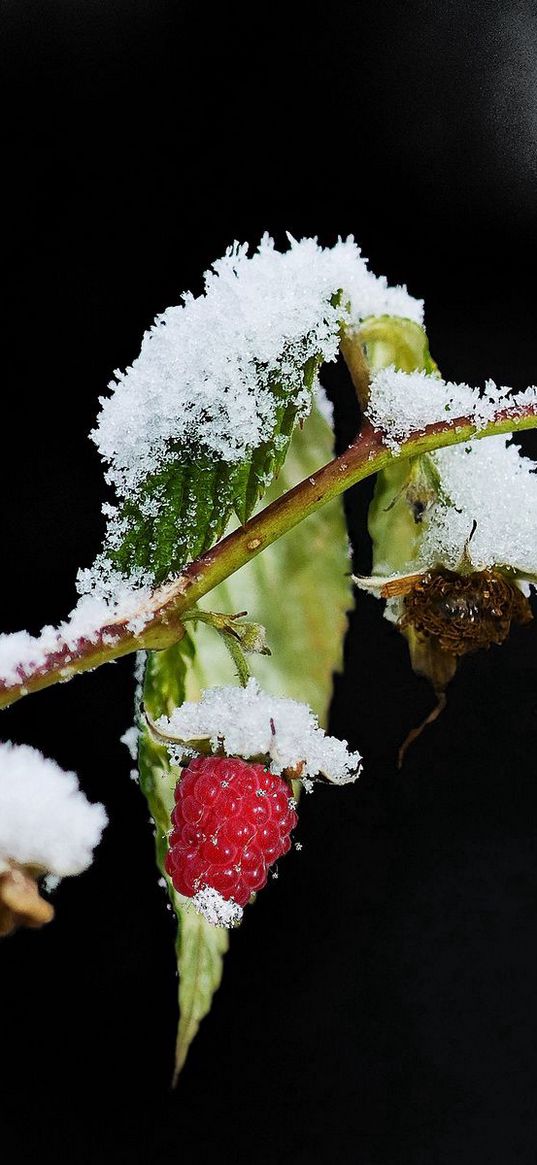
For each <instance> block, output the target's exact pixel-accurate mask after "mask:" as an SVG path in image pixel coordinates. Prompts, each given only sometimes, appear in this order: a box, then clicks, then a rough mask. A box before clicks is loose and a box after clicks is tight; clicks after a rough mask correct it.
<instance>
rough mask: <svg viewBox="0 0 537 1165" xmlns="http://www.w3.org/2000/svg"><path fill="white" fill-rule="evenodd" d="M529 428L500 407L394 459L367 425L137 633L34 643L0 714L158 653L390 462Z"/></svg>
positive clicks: (175, 585)
mask: <svg viewBox="0 0 537 1165" xmlns="http://www.w3.org/2000/svg"><path fill="white" fill-rule="evenodd" d="M534 428H537V405H526V406H524V407H522V408H521V407H516V406H515V407H513V408H506V409H501V410H500V411H499V412H498V413H497V414H496V416H495V418H494V420H493V421H490V422H489V424H487V425H486V426H484V427H483V428H481V429H479V431H478V429H477V427H476V425H475V423H474V422H473V421H472V419H471V418H469V417H459V418H455V419H452V420H450V421H443V422H439V423H437V424H434V425H429V426H428V427H427V428H426V429H424V430H423V431H422V432H419V433H414V434H412V436H411V437H409V438H408V440H407V441H405V442H404V444H402V445H401V448H400V449H399V450H398V452H397V453H394V452H393V451H392V450H390V449H389V448H388V447H387V446H386V445H385V443H384V440H383V437H382V433H379V432H377V431H376V430H375V429H373V428H372V426H371V425H370V424H369V423H368V422H366V423H365V424H364V426H363V428H362V430H361V432H360V433H359V435H358V437H357V438H356V441H354V442H353V444H352V445H351V446H350V447H349V448H348V449H347V450H346V451H345V453H342V454H341V456H340V457H336V458H335V459H334V460H333V461H330V462H329V463H328V465H325V466H323V468H322V469H319V470H318V472H317V473H315V474H313V476H311V477H308V478H306V479H305V480H304V481H302V482H300V483H299V485H297V486H295V487H294V489H292V490H289V491H288V492H287V493H286V494H284V495H283V496H282V497H280V498H278V499H277V500H276V501H275V502H273V503H272V505H270V506H267V507H266V509H264V510H262V511H261V512H260V513H259V514H256V515H255V516H254V517H253V518H251V519H250V521H249V522H246V524H245V525H244V526H241V527H239V529H238V530H235V531H234V532H233V533H232V534H228V536H227V537H226V538H223V539H221V541H220V542H218V543H217V544H216V546H213V548H212V549H211V550H209V551H207V552H206V553H205V554H203V555H202V556H201V557H200V558H198V559H196V560H195V561H194V562H192V563H190V565H189V566H188V567H187V568H186V569H185V570H184V571H183V573H182V574H181V575H180V576H179V577H178V578H176V579H174V580H172V581H171V582H168V583H164V584H163V585H162V586H160V587H158V588H157V589H156V590H155V591H154V592H153V595H152V596H151V598H150V600H149V601H148V602H147V603H146V606H145V608H144V611H143V613H144V614H145V615H146V617H147V619H146V624H145V627H144V630H143V631H142V632H141V633H139V634H136V635H135V634H133V632H132V630H131V629H130V628H129V620H127V619H124V620H116V621H115V622H112V623H110V624H108V625H107V626H105V627H102V628H100V629H99V631H98V632H97V633H96V634H95V636H94V637H93V638H92V639H91V640H90V639H88V638H81V639H80V640H78V641H77V642H76V643H74V644H73V643H72V642H70V643H66V642H65V640H64V639H63V637H62V635H61V632H58V637H57V641H56V644H55V645H54V647H53V649H50V648H49V647H48V644H47V651H46V652H45V651H44V650H43V648H41V649H40V642H39V639H36V641H35V648H36V651H35V656H36V662H35V663H29V664H21V665H20V666H19V668H18V669H17V670H18V674H19V677H20V678H19V679H18V680H17V681H16V682H14V683H9V684H8V683H6V682H5V681H0V708H1V707H7V706H8V705H9V704H13V703H15V701H16V700H19V699H21V697H22V696H25V695H28V694H29V693H31V692H36V691H39V690H40V689H41V688H46V687H50V686H51V685H52V684H57V683H61V682H64V681H65V680H67V679H70V678H71V676H73V675H76V674H78V673H79V672H84V671H88V670H91V669H94V668H96V667H99V666H100V665H101V664H103V663H107V662H108V661H110V660H113V659H117V658H118V657H120V656H122V655H127V654H129V653H130V652H132V651H138V650H140V649H141V648H143V649H148V650H159V649H160V648H164V647H168V646H170V645H171V644H172V643H174V642H177V641H178V640H179V639H181V638H182V636H183V634H184V629H183V626H182V623H181V616H182V614H183V613H184V612H185V611H187V610H190V609H191V608H192V607H193V606H194V605H195V604H196V603H197V602H198V600H199V599H201V598H202V597H203V595H206V594H208V592H209V591H211V590H212V589H213V587H215V586H217V585H218V583H221V582H223V581H224V579H226V578H229V576H230V575H232V574H234V573H235V571H237V570H240V568H241V567H242V566H244V565H245V564H246V563H247V562H250V561H251V560H252V559H253V558H255V557H256V556H257V555H258V554H260V553H261V551H262V550H264V549H265V547H267V546H270V545H271V543H272V542H276V541H277V539H278V538H281V537H282V535H283V534H286V533H287V532H288V531H289V530H292V529H293V527H294V526H296V525H298V523H299V522H302V521H303V520H304V518H307V517H309V515H310V514H313V513H314V512H315V511H316V510H318V509H320V507H321V506H324V505H325V504H326V503H327V502H329V501H330V500H331V499H332V498H334V497H336V496H337V495H338V494H341V493H343V492H344V490H347V489H350V488H351V486H353V485H356V484H357V483H358V482H360V481H363V480H364V478H366V477H371V476H372V475H373V474H375V473H379V471H380V470H382V469H385V468H386V466H387V465H389V464H390V463H391V462H393V461H394V460H396V458H404V459H406V458H409V457H416V456H419V455H420V454H421V453H430V452H432V451H433V450H434V449H440V448H442V447H443V446H447V445H459V444H461V443H463V442H464V441H470V440H473V439H476V438H477V439H481V438H485V437H492V436H496V435H498V434H501V433H512V432H519V431H521V430H523V429H534ZM48 643H50V633H49V635H48Z"/></svg>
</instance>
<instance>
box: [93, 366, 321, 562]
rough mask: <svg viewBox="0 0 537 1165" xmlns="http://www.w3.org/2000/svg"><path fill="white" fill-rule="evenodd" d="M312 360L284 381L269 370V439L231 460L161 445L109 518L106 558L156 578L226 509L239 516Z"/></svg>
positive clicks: (264, 475) (277, 456) (211, 537)
mask: <svg viewBox="0 0 537 1165" xmlns="http://www.w3.org/2000/svg"><path fill="white" fill-rule="evenodd" d="M282 363H284V362H283V361H282ZM319 363H320V357H319V358H314V359H313V358H311V359H309V360H307V361H305V363H304V364H303V366H302V367H301V368H300V367H299V366H297V367H296V368H295V369H294V370H293V374H292V376H293V380H292V384H290V383H288V380H287V379H284V378H283V377H282V379H280V380H278V378H277V377H274V379H273V381H272V383H271V390H272V393H273V396H274V398H275V400H276V409H275V420H274V425H273V429H272V432H271V435H270V439H269V440H267V441H264V442H263V443H262V444H261V445H260V446H259V447H258V448H256V449H254V450H253V451H252V452H251V454H250V455H249V456H248V457H247V458H246V459H245V460H244V461H241V462H240V463H239V464H235V465H234V464H229V463H227V462H224V461H222V460H216V459H214V458H211V457H208V456H207V455H205V454H203V453H201V452H200V451H199V449H197V448H196V447H195V446H194V445H193V446H192V447H191V448H187V447H186V446H181V445H179V444H177V445H176V446H175V447H172V448H171V449H169V450H168V451H167V457H166V461H165V464H164V465H163V467H162V469H160V470H159V471H158V472H155V473H152V474H150V475H149V476H148V477H146V479H145V481H144V482H143V483H142V486H141V488H140V490H139V493H138V494H137V495H136V497H132V498H129V499H128V500H126V501H125V502H124V503H123V504H122V506H121V507H120V509H119V510H118V512H117V514H116V515H115V517H114V518H113V519H112V522H111V525H110V528H109V531H108V538H109V544H108V546H107V547H106V548H105V555H106V557H107V559H108V560H109V561H110V562H111V563H112V565H113V566H114V567H115V568H116V569H117V570H120V571H121V572H122V573H123V574H125V575H130V574H133V573H134V572H135V571H136V570H143V571H144V572H145V573H146V574H149V575H150V576H151V578H152V579H153V581H154V582H155V583H161V582H163V581H164V580H165V579H166V578H168V577H169V576H170V575H171V574H178V573H179V572H180V571H181V570H182V568H183V567H184V566H185V564H186V563H187V562H190V561H191V560H192V559H194V558H197V556H198V555H199V554H202V553H203V551H204V550H207V549H208V548H209V546H212V544H213V543H214V542H216V541H217V540H218V539H219V538H220V537H221V536H222V534H223V533H224V530H225V528H226V526H227V524H228V522H229V520H230V518H231V516H232V514H233V513H234V512H235V513H236V514H237V516H238V518H239V520H240V521H241V522H246V521H247V519H248V518H249V517H250V515H251V513H252V511H253V509H254V507H255V506H256V504H257V502H258V501H259V499H260V498H261V497H262V496H263V494H264V492H265V490H266V488H267V486H268V485H269V484H270V482H271V481H272V479H273V477H274V475H275V474H276V473H277V472H278V470H279V468H280V467H281V465H282V464H283V461H284V460H285V457H286V455H287V451H288V448H289V442H290V440H291V436H292V433H293V429H294V427H295V424H296V420H297V416H298V407H297V404H296V401H297V399H299V397H300V392H301V391H302V389H303V388H307V389H309V390H310V391H311V389H312V387H313V383H314V380H315V375H316V372H317V369H318V367H319ZM287 376H289V373H288V374H287Z"/></svg>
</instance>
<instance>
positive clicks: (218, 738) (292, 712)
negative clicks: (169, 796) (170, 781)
mask: <svg viewBox="0 0 537 1165" xmlns="http://www.w3.org/2000/svg"><path fill="white" fill-rule="evenodd" d="M156 728H157V730H158V731H159V732H162V733H163V735H164V734H165V735H166V738H167V739H168V740H169V741H170V744H169V745H168V747H169V749H170V752H171V754H172V756H174V757H175V758H177V759H180V757H181V756H184V755H185V754H186V755H189V754H190V755H192V753H193V752H195V748H192V747H188V742H193V741H199V740H206V739H208V740H210V743H211V747H212V748H213V749H214V750H215V751H217V750H218V749H219V748H222V749H223V750H224V752H225V754H226V755H227V756H242V757H244V758H246V759H248V758H250V757H257V756H268V757H269V758H270V769H271V771H272V772H273V773H282V772H283V771H284V769H288V768H294V767H295V766H296V765H299V764H300V763H302V764H303V766H304V767H303V773H302V776H303V777H304V778H305V781H308V780H309V779H311V778H312V777H316V776H318V775H319V774H320V773H321V774H323V776H325V777H326V778H327V779H328V780H330V781H333V782H334V783H336V784H346V783H347V782H349V781H354V780H356V778H357V777H358V776H359V773H360V770H361V759H362V758H361V756H360V754H359V753H358V752H354V753H352V752H351V753H350V752H349V751H348V748H347V742H346V741H342V740H337V739H336V738H335V737H332V736H327V735H326V734H325V732H324V731H323V730H322V728H319V725H318V723H317V720H316V717H315V716H314V715H313V712H312V711H311V709H310V708H308V707H307V705H306V704H299V703H298V702H297V701H296V700H288V699H285V698H283V697H277V696H270V695H267V694H266V693H264V692H262V691H261V689H260V688H259V686H258V684H257V683H256V681H255V680H254V679H250V680H249V681H248V684H247V686H246V688H240V687H223V688H208V689H206V691H204V692H203V693H202V697H201V700H199V701H198V702H186V703H184V704H182V705H181V707H180V708H176V709H175V710H174V712H173V713H172V715H171V716H170V717H169V718H168V717H166V716H161V717H160V719H159V720H157V722H156ZM175 742H181V745H180V746H179V747H178V746H177V744H175ZM182 742H186V745H187V747H182Z"/></svg>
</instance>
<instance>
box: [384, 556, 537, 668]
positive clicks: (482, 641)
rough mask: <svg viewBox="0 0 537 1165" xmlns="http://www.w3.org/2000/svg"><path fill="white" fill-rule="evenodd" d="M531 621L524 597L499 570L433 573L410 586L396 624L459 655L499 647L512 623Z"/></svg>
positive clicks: (530, 614) (430, 572)
mask: <svg viewBox="0 0 537 1165" xmlns="http://www.w3.org/2000/svg"><path fill="white" fill-rule="evenodd" d="M531 619H532V613H531V608H530V605H529V602H528V600H527V598H526V596H525V595H523V594H522V591H521V590H520V589H519V587H518V586H517V585H516V583H515V582H512V581H511V580H510V579H509V578H507V577H506V576H505V575H503V574H502V573H501V572H500V571H498V570H478V571H473V572H472V573H471V574H457V573H456V572H455V571H448V570H436V571H427V573H426V574H423V575H421V577H419V578H418V579H416V580H415V581H414V582H413V585H412V587H411V589H410V590H409V592H408V594H406V595H405V596H404V598H403V614H402V617H401V619H400V621H399V626H400V627H401V629H404V628H407V627H413V628H414V629H415V630H416V631H418V632H420V633H421V634H422V635H426V636H431V637H433V638H434V639H435V640H436V643H437V645H438V647H439V648H440V649H441V650H442V651H444V652H449V654H450V655H455V656H460V655H467V654H468V653H469V652H472V651H479V649H480V648H484V647H490V646H491V644H493V643H503V642H504V640H505V639H507V636H508V635H509V632H510V630H511V624H512V623H529V622H530V620H531Z"/></svg>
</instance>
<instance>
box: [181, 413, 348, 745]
mask: <svg viewBox="0 0 537 1165" xmlns="http://www.w3.org/2000/svg"><path fill="white" fill-rule="evenodd" d="M332 454H333V433H332V429H331V427H330V425H329V424H328V422H327V421H326V420H325V418H324V417H323V416H322V415H321V413H320V412H319V410H318V408H317V407H314V408H313V410H312V413H311V415H310V416H309V417H308V419H307V420H306V421H305V423H304V426H303V428H302V429H297V430H296V431H295V433H294V436H293V440H292V442H291V446H290V450H289V454H288V456H287V459H286V461H285V465H284V467H283V469H282V470H281V472H280V475H279V477H278V480H277V482H275V483H274V484H273V485H272V486H271V488H270V490H269V491H268V492H267V494H266V496H265V499H264V504H268V503H269V501H272V500H273V498H275V497H278V496H279V495H280V494H282V493H284V492H285V491H286V490H288V489H290V488H291V487H292V486H293V485H295V484H296V483H297V482H298V481H301V480H302V479H303V478H305V477H309V476H310V475H311V474H313V473H314V472H315V470H316V469H318V468H319V466H321V465H323V464H325V462H326V461H328V460H329V459H330V457H331V456H332ZM352 605H353V598H352V583H351V579H350V559H349V551H348V539H347V531H346V526H345V517H344V512H343V503H342V501H341V498H337V499H336V500H335V501H333V502H330V503H329V504H328V505H326V506H324V507H323V508H322V509H321V510H318V511H317V513H315V514H312V515H311V516H310V517H309V518H307V519H306V520H305V521H303V522H301V523H300V525H299V526H297V527H296V528H295V529H294V530H292V531H290V532H289V533H288V534H285V535H284V536H283V537H282V538H280V539H278V541H277V542H275V543H274V544H273V545H272V546H270V547H268V548H267V549H266V550H264V551H263V553H262V554H260V555H258V557H257V558H255V559H253V560H252V561H251V562H249V563H248V564H247V565H246V566H243V567H242V569H241V570H239V571H237V572H236V574H234V575H232V576H231V578H229V579H228V580H227V581H226V582H224V583H221V584H220V586H218V587H216V588H215V589H214V590H213V591H211V593H210V594H209V595H207V596H206V597H205V598H204V599H203V600H202V602H201V603H200V606H202V607H203V608H205V609H206V610H215V611H230V612H233V611H247V612H248V615H249V617H250V618H251V619H255V621H256V623H261V624H263V626H264V627H265V629H266V632H267V643H268V646H269V648H270V651H271V655H270V656H269V657H266V656H263V655H255V656H250V657H249V660H248V663H249V667H250V670H251V671H252V673H253V675H255V677H256V678H257V679H258V681H259V683H260V685H261V687H263V688H264V689H265V690H266V691H269V692H271V693H272V694H273V695H284V696H288V697H290V698H292V699H295V700H300V701H302V702H304V703H306V704H309V705H310V707H312V708H313V710H314V712H315V713H316V714H317V716H318V717H319V720H320V723H321V724H323V725H326V722H327V719H328V711H329V707H330V700H331V696H332V675H333V672H334V671H337V670H339V669H341V667H342V661H343V639H344V635H345V631H346V627H347V612H348V611H349V610H350V609H351V608H352ZM196 643H197V647H198V651H197V653H196V658H195V660H193V662H192V667H191V668H189V670H188V674H187V677H186V690H187V699H190V700H194V699H198V698H199V695H200V693H201V691H202V689H203V688H207V687H215V686H218V685H219V684H227V683H231V682H233V667H232V663H231V661H230V659H229V654H228V652H227V651H226V649H225V646H224V644H223V643H222V642H221V640H220V637H219V636H218V635H216V634H215V633H214V631H213V630H212V629H211V628H210V627H208V626H202V625H201V624H200V626H199V628H198V631H197V634H196Z"/></svg>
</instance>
